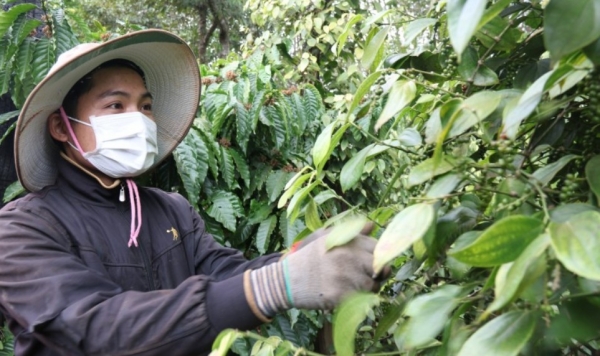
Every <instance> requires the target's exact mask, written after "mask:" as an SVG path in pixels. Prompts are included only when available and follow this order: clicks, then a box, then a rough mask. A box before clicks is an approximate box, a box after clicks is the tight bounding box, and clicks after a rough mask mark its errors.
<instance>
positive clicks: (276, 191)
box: [267, 170, 289, 203]
mask: <svg viewBox="0 0 600 356" xmlns="http://www.w3.org/2000/svg"><path fill="white" fill-rule="evenodd" d="M288 179H289V174H288V173H287V172H284V171H282V170H277V171H271V173H269V178H267V194H268V196H269V203H272V202H274V201H275V200H277V199H278V198H279V196H280V195H281V192H282V191H283V187H285V184H286V183H287V181H288Z"/></svg>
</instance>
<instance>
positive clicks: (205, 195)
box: [0, 0, 600, 356]
mask: <svg viewBox="0 0 600 356" xmlns="http://www.w3.org/2000/svg"><path fill="white" fill-rule="evenodd" d="M142 3H143V2H142ZM226 3H227V6H230V9H236V11H237V12H232V14H233V13H235V14H236V15H235V16H231V17H230V18H229V19H227V18H226V17H225V16H222V13H219V12H218V11H213V10H211V5H214V3H213V2H211V1H187V2H179V1H174V2H165V3H164V4H165V5H164V7H158V6H156V7H152V6H148V7H146V10H145V11H147V12H146V13H153V14H155V15H156V16H153V17H152V21H154V22H144V20H143V19H140V18H139V17H137V18H134V15H129V14H128V12H125V10H126V9H127V6H128V5H127V4H128V2H127V1H125V2H123V3H122V4H116V3H115V4H112V5H110V6H106V7H101V6H98V4H97V3H95V2H94V1H92V0H86V1H83V2H81V3H80V4H76V3H44V4H43V5H44V6H43V8H44V11H45V13H46V17H44V18H43V19H38V20H37V22H36V20H34V19H26V14H27V12H28V11H32V10H33V7H31V5H15V6H13V7H11V8H10V9H9V10H8V11H4V12H2V13H1V14H0V36H3V37H2V38H3V41H4V42H3V43H5V44H6V45H3V46H0V51H2V52H0V64H2V65H0V78H2V80H0V83H5V84H3V85H2V86H0V89H2V90H0V94H3V93H8V95H10V96H11V98H12V100H13V102H14V103H15V105H16V107H17V108H18V107H20V106H21V105H22V103H23V100H24V98H25V97H26V94H27V93H28V92H29V90H31V88H32V87H33V85H34V84H35V83H36V82H37V81H39V80H40V79H41V78H42V77H43V75H44V74H45V73H46V71H47V70H48V68H49V67H50V66H51V64H52V63H53V61H54V58H56V56H57V55H58V54H60V53H61V52H62V51H64V50H65V49H67V48H70V47H71V46H73V45H74V44H76V43H78V42H79V41H89V40H103V39H107V38H110V37H111V36H114V35H116V34H118V33H124V32H127V31H129V30H135V29H139V28H144V27H156V26H160V27H164V28H169V29H172V30H174V31H177V33H179V34H180V35H182V36H183V37H184V38H186V40H188V41H189V42H190V44H192V46H193V48H194V49H195V50H196V51H197V53H199V54H200V55H201V57H202V58H204V61H203V62H201V63H202V64H200V71H201V74H202V78H203V79H202V85H203V87H202V99H201V105H200V107H199V111H198V117H197V119H196V121H195V123H194V127H193V129H192V130H191V131H190V134H189V135H188V136H187V137H186V139H185V140H184V142H183V143H182V144H181V145H180V146H179V147H178V148H177V149H176V151H175V152H174V154H173V157H172V159H170V160H168V161H167V162H165V163H164V164H163V165H162V166H161V167H159V168H158V169H157V170H156V171H154V172H152V173H151V174H149V175H146V176H144V177H142V178H141V179H140V183H142V184H147V185H153V186H158V187H161V188H163V189H165V190H172V191H179V192H181V193H183V194H185V195H186V196H187V197H188V199H189V201H190V203H191V204H193V205H194V206H195V207H196V208H197V209H198V211H199V212H200V213H201V214H202V216H203V217H204V219H205V220H206V222H207V226H208V228H209V229H210V231H211V233H213V235H214V236H215V237H216V238H217V239H218V240H219V241H220V242H221V243H222V244H225V245H228V246H233V247H235V248H238V249H240V250H242V251H244V253H245V254H246V256H247V257H249V258H252V257H255V256H258V255H262V254H265V253H270V252H273V251H279V250H281V249H285V248H287V247H289V246H290V244H291V243H292V242H293V241H294V240H298V239H301V238H303V237H304V236H306V235H308V234H309V233H310V232H312V231H315V230H316V229H319V228H322V227H331V228H332V233H331V234H330V241H328V242H329V243H330V244H331V245H336V244H343V243H344V242H345V241H347V239H348V237H349V236H352V235H353V234H354V233H355V232H356V231H357V229H360V225H361V224H360V222H362V221H366V220H371V221H374V222H375V223H376V226H377V228H376V230H375V231H374V232H373V236H374V237H376V238H378V239H379V242H378V245H377V248H376V251H375V264H374V267H375V268H376V269H379V268H381V267H382V266H383V265H385V264H391V265H392V266H393V270H394V274H393V278H391V279H390V280H389V281H388V282H387V284H386V285H385V286H384V288H382V290H381V291H380V293H378V294H357V295H355V296H352V297H350V298H349V299H348V300H347V301H345V302H344V303H343V304H342V305H341V306H339V307H338V308H337V309H336V311H335V312H334V313H333V314H328V313H317V312H305V311H297V310H291V311H289V312H288V313H285V314H282V315H280V316H278V317H277V319H276V320H275V322H273V323H272V324H269V325H266V326H263V327H261V328H260V330H255V331H251V332H239V331H235V330H229V331H226V332H223V333H222V334H221V335H220V336H219V338H218V339H217V341H216V342H215V351H214V352H215V354H225V353H226V352H227V350H229V349H230V348H232V350H233V351H234V352H236V353H239V354H243V355H246V354H260V355H270V354H275V353H277V354H278V355H279V354H292V353H299V354H310V355H318V354H328V353H331V352H335V353H337V354H339V355H351V354H355V353H360V354H372V355H396V354H398V355H400V354H406V355H461V356H464V355H481V354H494V355H500V356H503V355H520V354H522V355H530V354H531V355H565V354H571V355H594V354H596V353H597V352H598V348H599V345H598V339H599V338H600V324H598V322H597V320H600V238H599V237H598V234H597V231H598V230H599V228H600V212H599V210H598V195H599V194H600V173H599V170H600V168H598V167H599V163H600V158H599V157H598V156H597V152H596V151H597V147H598V143H600V142H598V125H599V124H600V116H599V115H600V106H599V105H600V101H599V99H600V96H599V95H600V91H599V90H600V87H599V84H598V79H599V78H598V71H597V69H596V66H597V65H598V64H600V40H599V38H600V19H598V18H597V17H598V16H600V15H598V14H600V1H597V0H569V1H567V0H550V1H510V0H498V1H487V0H449V1H437V0H432V1H430V2H427V3H425V2H422V1H382V2H379V1H367V0H365V1H359V0H354V1H337V0H330V1H325V0H323V1H318V0H291V1H282V0H263V1H258V0H248V1H246V2H245V3H239V2H235V1H227V2H226ZM148 4H151V2H148ZM94 6H96V7H94ZM132 6H134V5H132ZM138 6H139V5H138ZM34 7H35V6H34ZM38 8H40V6H38ZM213 8H215V7H214V6H213ZM198 9H204V13H202V12H199V10H198ZM111 11H112V12H111ZM152 11H154V12H152ZM232 11H233V10H232ZM202 14H205V18H204V20H203V19H202V16H203V15H202ZM220 14H221V15H220ZM99 19H112V21H113V22H109V21H108V20H106V22H104V24H103V22H101V21H100V20H99ZM114 19H119V20H118V21H116V22H115V21H114ZM182 19H185V20H186V21H182ZM31 21H34V22H31ZM155 21H158V23H157V22H155ZM224 21H225V22H227V21H230V22H229V23H226V24H227V25H228V26H224V25H223V22H224ZM203 23H204V25H202V24H203ZM190 24H193V25H197V26H198V27H193V26H192V27H190V26H189V25H190ZM37 26H47V27H44V28H45V29H46V31H45V33H46V35H47V36H46V37H42V38H38V37H32V36H28V33H29V32H31V31H32V29H33V28H35V27H37ZM202 26H205V27H202ZM213 27H214V30H213V32H209V30H210V29H211V28H213ZM224 27H227V28H228V29H229V31H225V30H223V28H224ZM221 30H222V31H221ZM216 31H219V37H218V38H217V36H216ZM209 33H210V36H209ZM222 33H224V34H226V36H225V35H222ZM223 36H225V37H226V40H224V39H223ZM200 39H202V40H200ZM205 44H206V45H207V46H206V47H205V48H204V51H205V52H204V53H203V52H202V51H203V47H202V46H203V45H205ZM16 114H17V113H16V112H13V113H7V114H3V115H2V116H0V123H2V122H4V121H8V120H10V119H11V118H12V117H14V116H15V115H16ZM19 193H20V190H19V186H18V184H15V185H14V186H13V187H11V189H8V190H7V193H5V200H10V199H13V198H14V197H16V196H17V195H18V194H19ZM357 222H358V223H357ZM3 335H5V336H4V338H6V337H7V336H8V335H9V334H8V333H4V334H3ZM3 340H4V339H3ZM8 344H10V342H6V341H4V343H3V345H8ZM9 352H10V351H9Z"/></svg>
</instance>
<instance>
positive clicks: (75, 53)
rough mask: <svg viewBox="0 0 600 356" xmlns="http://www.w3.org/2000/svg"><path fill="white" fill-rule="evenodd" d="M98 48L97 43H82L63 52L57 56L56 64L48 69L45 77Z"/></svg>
mask: <svg viewBox="0 0 600 356" xmlns="http://www.w3.org/2000/svg"><path fill="white" fill-rule="evenodd" d="M98 46H100V44H99V43H82V44H78V45H77V46H75V47H73V48H71V49H69V50H68V51H66V52H63V53H62V54H61V55H60V56H58V59H57V60H56V63H54V65H52V68H50V71H48V74H47V75H46V76H49V75H52V74H54V72H56V71H57V70H58V69H59V68H62V67H64V66H65V64H67V63H69V62H70V61H72V60H73V59H75V58H78V57H80V56H81V55H82V54H84V53H87V52H90V51H91V50H93V49H94V48H97V47H98Z"/></svg>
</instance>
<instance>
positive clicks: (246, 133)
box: [235, 101, 252, 153]
mask: <svg viewBox="0 0 600 356" xmlns="http://www.w3.org/2000/svg"><path fill="white" fill-rule="evenodd" d="M235 113H236V121H235V122H236V125H237V126H236V130H237V131H236V134H237V136H236V140H237V144H238V145H239V146H240V148H241V149H242V152H244V153H245V152H246V147H247V146H248V141H249V140H250V135H251V134H252V118H251V116H250V112H249V111H248V110H246V107H245V106H244V104H243V103H240V102H239V101H238V102H237V103H236V105H235Z"/></svg>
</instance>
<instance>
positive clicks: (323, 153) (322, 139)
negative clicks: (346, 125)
mask: <svg viewBox="0 0 600 356" xmlns="http://www.w3.org/2000/svg"><path fill="white" fill-rule="evenodd" d="M334 127H335V122H332V123H331V124H329V125H327V126H326V127H325V129H323V131H322V132H321V133H320V134H319V137H317V140H316V141H315V145H314V147H313V150H312V154H313V164H314V165H315V166H316V167H318V166H320V165H321V163H322V162H323V161H324V160H325V158H326V157H327V153H328V152H329V146H330V145H331V135H332V134H333V129H334Z"/></svg>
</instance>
